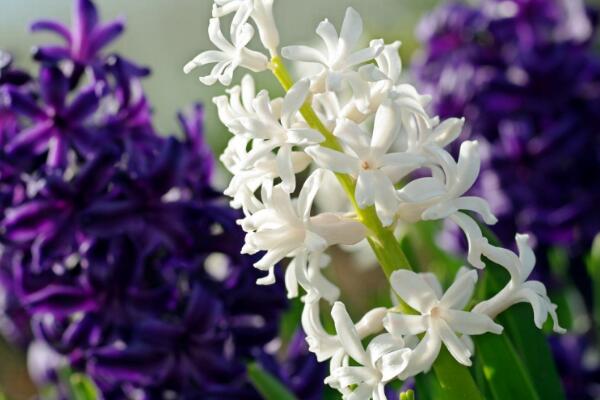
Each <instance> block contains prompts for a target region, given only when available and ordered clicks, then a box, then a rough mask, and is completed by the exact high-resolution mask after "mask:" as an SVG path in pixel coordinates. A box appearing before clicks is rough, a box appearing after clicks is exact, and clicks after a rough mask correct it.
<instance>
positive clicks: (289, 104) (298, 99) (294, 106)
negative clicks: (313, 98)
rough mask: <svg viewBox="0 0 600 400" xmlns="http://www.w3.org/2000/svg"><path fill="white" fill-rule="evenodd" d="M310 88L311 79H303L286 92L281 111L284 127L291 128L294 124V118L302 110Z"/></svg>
mask: <svg viewBox="0 0 600 400" xmlns="http://www.w3.org/2000/svg"><path fill="white" fill-rule="evenodd" d="M309 89H310V81H309V80H308V79H301V80H299V81H298V82H296V83H295V84H294V85H293V86H292V87H291V88H290V89H289V90H288V92H287V93H286V95H285V97H284V98H283V107H282V111H281V123H282V124H283V126H284V127H286V128H289V127H291V125H292V118H293V117H294V115H295V114H296V113H297V112H298V110H300V107H302V104H304V102H305V101H306V96H307V95H308V90H309Z"/></svg>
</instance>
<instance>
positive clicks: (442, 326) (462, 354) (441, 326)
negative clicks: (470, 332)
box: [434, 319, 471, 366]
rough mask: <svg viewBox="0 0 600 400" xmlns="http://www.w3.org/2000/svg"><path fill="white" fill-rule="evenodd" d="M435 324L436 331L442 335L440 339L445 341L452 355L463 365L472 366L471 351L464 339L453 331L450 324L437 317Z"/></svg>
mask: <svg viewBox="0 0 600 400" xmlns="http://www.w3.org/2000/svg"><path fill="white" fill-rule="evenodd" d="M434 324H435V330H436V332H437V333H438V334H439V335H440V339H441V340H442V342H444V344H445V345H446V348H447V349H448V351H449V352H450V354H452V357H454V358H455V359H456V361H458V362H459V363H461V364H463V365H466V366H471V359H470V358H471V352H470V351H469V349H468V348H467V346H466V345H465V344H464V343H463V342H462V340H460V339H459V338H458V336H456V334H455V333H454V332H452V329H450V327H449V326H448V324H446V322H444V321H443V320H441V319H436V320H435V322H434Z"/></svg>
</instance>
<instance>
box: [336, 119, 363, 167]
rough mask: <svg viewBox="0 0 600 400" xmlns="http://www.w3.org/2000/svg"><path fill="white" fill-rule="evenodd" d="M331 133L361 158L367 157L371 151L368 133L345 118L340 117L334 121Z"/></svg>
mask: <svg viewBox="0 0 600 400" xmlns="http://www.w3.org/2000/svg"><path fill="white" fill-rule="evenodd" d="M333 134H334V135H335V136H336V137H338V138H339V139H340V140H341V141H342V142H343V144H345V145H346V146H347V147H349V148H350V150H351V151H353V152H354V154H356V156H357V157H359V158H361V159H366V158H367V157H369V155H370V152H371V149H370V147H371V146H370V144H369V134H368V133H367V132H365V131H364V130H363V129H362V128H361V127H360V126H359V125H357V124H355V123H354V122H352V121H350V120H347V119H340V120H338V121H337V123H336V127H335V130H334V131H333Z"/></svg>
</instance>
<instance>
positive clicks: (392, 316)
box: [383, 312, 429, 336]
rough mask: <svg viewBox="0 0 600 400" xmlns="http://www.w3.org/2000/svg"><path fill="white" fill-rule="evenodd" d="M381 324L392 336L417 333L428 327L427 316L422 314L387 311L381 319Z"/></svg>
mask: <svg viewBox="0 0 600 400" xmlns="http://www.w3.org/2000/svg"><path fill="white" fill-rule="evenodd" d="M383 326H384V327H385V330H386V331H388V332H389V333H391V334H392V335H394V336H403V335H418V334H419V333H423V332H425V331H426V330H427V328H428V327H429V318H428V317H427V316H424V315H408V314H400V313H397V312H389V313H388V314H387V315H386V317H385V319H384V320H383Z"/></svg>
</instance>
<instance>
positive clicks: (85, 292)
mask: <svg viewBox="0 0 600 400" xmlns="http://www.w3.org/2000/svg"><path fill="white" fill-rule="evenodd" d="M75 10H76V11H75V14H74V23H73V28H71V29H68V28H66V27H63V26H62V25H60V24H57V23H54V22H50V21H39V22H37V23H36V24H34V26H33V29H34V30H51V31H53V32H55V33H57V34H59V35H60V36H62V37H63V38H64V39H65V42H66V44H65V45H64V46H41V47H40V49H39V50H38V51H37V53H36V57H37V59H38V61H42V63H41V68H40V73H39V75H38V77H37V78H35V79H32V81H31V82H27V83H26V84H18V82H16V81H14V80H11V81H10V82H9V81H8V79H5V80H4V81H2V83H0V92H2V93H4V94H3V95H0V117H2V116H4V115H8V116H9V118H0V128H1V129H0V139H1V141H0V156H1V157H0V246H1V247H2V249H3V251H2V252H0V285H1V287H2V289H3V295H2V297H3V299H5V301H4V304H0V307H3V308H4V309H5V311H6V318H7V319H6V320H5V321H2V320H0V329H4V328H7V327H9V328H11V332H8V333H11V334H14V333H17V336H18V337H17V338H16V339H19V340H20V341H21V342H22V343H26V342H28V341H31V340H37V341H42V342H43V343H45V344H47V345H48V346H49V347H50V348H51V349H52V351H54V352H56V353H59V354H60V355H61V357H62V358H63V359H64V360H65V361H66V363H67V364H68V367H69V368H70V369H72V370H74V371H77V372H83V373H86V374H88V375H89V376H90V377H91V378H92V379H93V380H94V382H95V383H96V385H97V386H98V388H99V390H100V392H101V394H102V397H103V398H105V399H119V400H120V399H123V398H142V399H156V398H178V399H190V400H191V399H198V398H202V399H215V400H216V399H219V400H222V399H228V398H229V399H240V398H243V399H250V400H254V399H256V400H258V399H260V395H259V394H258V392H257V391H256V389H255V388H254V387H253V386H252V385H251V384H250V382H249V381H248V377H247V376H246V368H245V365H246V363H247V362H248V361H249V360H250V359H251V358H252V357H253V355H255V354H261V353H265V352H266V349H267V348H268V347H270V346H269V345H270V344H271V343H273V341H274V340H275V339H276V338H277V335H278V330H279V321H280V318H281V315H282V313H283V312H284V310H285V309H286V307H287V299H286V296H285V289H284V287H283V285H282V279H280V280H279V281H278V283H277V284H275V285H272V286H268V287H259V286H257V285H256V280H257V279H258V278H259V276H260V271H258V270H256V269H255V268H253V267H252V264H253V263H254V262H256V258H255V257H251V256H247V255H241V254H240V251H241V247H242V245H243V242H244V232H243V231H242V230H241V229H240V227H239V226H238V225H237V223H236V221H237V220H238V219H239V218H240V214H239V212H238V211H237V210H233V209H230V208H229V207H227V206H226V205H225V204H226V200H225V199H224V197H223V196H222V194H220V193H218V191H216V190H215V189H214V188H213V186H212V182H211V178H212V175H213V171H214V168H215V167H214V158H213V156H212V154H211V153H210V151H209V148H208V146H207V144H206V141H205V138H204V127H203V118H204V116H203V111H202V107H201V106H199V105H196V106H194V107H193V108H191V109H190V110H189V112H187V113H184V114H180V115H178V118H179V122H180V124H181V129H182V131H183V135H182V136H183V139H181V140H179V139H176V138H175V137H171V138H165V137H164V136H163V135H161V134H160V133H159V132H157V131H156V129H155V128H154V125H153V122H152V114H151V105H150V103H149V101H148V99H147V97H146V95H145V93H144V90H143V87H142V85H141V79H142V78H144V77H145V76H147V75H148V74H149V70H148V69H147V68H144V67H140V66H138V65H136V64H135V63H133V62H131V61H129V60H127V59H125V58H123V57H122V56H121V55H110V56H108V57H105V56H104V55H103V54H102V51H101V49H102V47H103V46H104V45H105V44H108V43H109V42H110V41H111V40H112V39H113V38H114V37H116V35H118V33H120V31H121V30H122V24H121V23H120V22H116V23H113V24H112V25H111V24H107V25H100V24H99V23H98V21H97V20H98V16H97V12H96V9H95V7H94V5H93V4H92V3H91V2H90V1H89V0H76V1H75ZM59 61H60V62H59ZM65 61H68V62H71V63H72V64H73V65H68V62H67V63H65ZM7 68H8V69H7ZM86 68H87V69H91V70H92V71H93V73H94V79H92V83H91V84H88V83H86V82H83V79H81V78H83V77H84V76H88V75H84V74H83V71H84V70H86ZM6 71H15V69H14V68H13V67H12V66H9V67H6V68H4V69H2V76H3V77H7V76H8V75H7V72H6ZM12 76H16V75H12ZM3 112H4V114H3ZM5 322H7V323H5ZM14 336H15V335H13V337H14ZM292 348H293V349H295V350H294V351H293V352H292V353H293V354H291V355H290V359H289V362H288V361H282V360H279V359H275V358H271V362H270V364H269V365H270V368H271V370H272V371H273V374H274V375H276V376H278V377H280V378H281V379H282V380H284V381H285V382H290V385H291V387H292V389H293V390H294V391H296V392H297V394H298V395H299V396H304V394H306V395H308V396H311V393H319V392H320V390H321V389H322V387H323V379H324V374H323V369H322V367H321V366H319V365H318V364H317V363H316V361H315V359H314V356H313V355H311V354H310V353H308V352H307V350H306V349H305V347H302V346H292ZM32 354H35V352H34V351H32ZM40 360H41V361H40V362H42V364H43V362H44V358H43V357H42V359H40ZM31 362H32V363H33V361H31ZM38 366H39V367H40V369H39V370H38V371H43V373H42V375H44V374H45V372H44V371H50V370H51V369H52V367H51V366H48V367H49V368H50V369H49V370H47V369H44V368H43V367H44V365H38ZM311 398H312V397H311Z"/></svg>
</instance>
